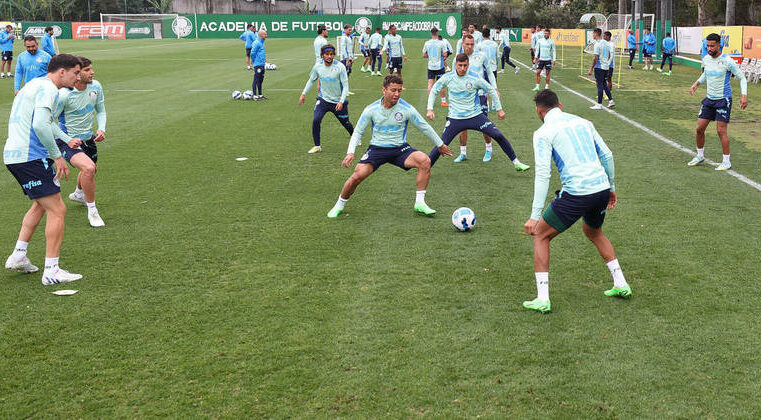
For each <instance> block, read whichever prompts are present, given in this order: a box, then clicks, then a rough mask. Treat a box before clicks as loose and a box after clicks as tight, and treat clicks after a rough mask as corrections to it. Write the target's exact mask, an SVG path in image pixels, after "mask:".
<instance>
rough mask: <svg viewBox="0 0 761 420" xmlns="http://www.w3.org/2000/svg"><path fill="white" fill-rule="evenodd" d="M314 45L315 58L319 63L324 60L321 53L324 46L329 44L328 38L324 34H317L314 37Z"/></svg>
mask: <svg viewBox="0 0 761 420" xmlns="http://www.w3.org/2000/svg"><path fill="white" fill-rule="evenodd" d="M313 45H314V58H315V60H317V62H318V63H319V62H320V61H322V56H321V54H320V53H321V52H322V51H321V50H322V46H323V45H328V39H327V38H325V37H324V36H322V35H317V38H315V39H314V43H313Z"/></svg>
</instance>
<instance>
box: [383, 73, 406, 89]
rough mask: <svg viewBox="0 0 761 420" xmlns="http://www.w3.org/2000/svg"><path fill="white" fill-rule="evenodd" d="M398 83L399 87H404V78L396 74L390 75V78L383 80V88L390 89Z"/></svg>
mask: <svg viewBox="0 0 761 420" xmlns="http://www.w3.org/2000/svg"><path fill="white" fill-rule="evenodd" d="M392 83H396V84H397V85H403V84H404V82H403V81H402V78H401V77H400V76H398V75H396V74H389V75H388V76H386V77H384V78H383V87H384V88H385V87H388V85H390V84H392Z"/></svg>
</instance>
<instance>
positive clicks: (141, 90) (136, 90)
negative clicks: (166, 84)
mask: <svg viewBox="0 0 761 420" xmlns="http://www.w3.org/2000/svg"><path fill="white" fill-rule="evenodd" d="M155 91H156V89H114V92H155Z"/></svg>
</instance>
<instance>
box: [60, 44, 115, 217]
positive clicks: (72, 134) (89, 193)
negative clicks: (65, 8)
mask: <svg viewBox="0 0 761 420" xmlns="http://www.w3.org/2000/svg"><path fill="white" fill-rule="evenodd" d="M79 61H80V62H81V63H82V71H80V72H79V80H77V82H76V83H75V84H74V88H73V89H69V88H66V87H64V88H61V89H60V90H59V91H58V106H57V107H56V109H55V111H54V112H53V119H54V120H58V121H59V124H58V126H57V127H56V126H55V125H54V126H53V133H54V135H55V138H56V144H57V145H58V149H59V150H60V151H61V155H62V156H63V157H64V159H66V160H67V161H68V162H69V163H70V164H71V166H73V167H75V168H77V169H79V175H77V188H76V190H74V192H73V193H71V194H69V199H70V200H72V201H76V202H78V203H82V204H84V205H86V206H87V220H88V221H89V222H90V226H92V227H102V226H105V225H106V224H105V223H104V222H103V219H102V218H101V217H100V214H99V213H98V208H97V207H96V206H95V172H96V171H97V167H96V164H97V163H98V146H97V143H99V142H101V141H103V140H105V139H106V105H105V98H104V96H103V86H101V84H100V82H98V81H97V80H95V79H93V76H94V75H95V71H93V68H92V61H90V60H89V59H87V58H85V57H79ZM96 115H97V121H98V130H97V131H96V132H95V134H93V132H92V123H93V120H95V119H96V118H95V117H96ZM75 138H76V139H80V140H81V146H80V147H75V148H72V147H70V146H69V143H70V142H71V141H72V140H73V139H75Z"/></svg>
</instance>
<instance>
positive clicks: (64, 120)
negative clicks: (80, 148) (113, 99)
mask: <svg viewBox="0 0 761 420" xmlns="http://www.w3.org/2000/svg"><path fill="white" fill-rule="evenodd" d="M53 119H55V120H58V126H57V127H55V128H53V131H54V133H55V137H56V138H58V139H61V140H63V141H65V142H67V143H68V142H69V141H70V140H71V139H72V138H74V137H76V138H79V139H82V140H88V139H89V138H90V137H92V135H93V132H92V128H93V127H92V123H93V121H94V120H97V122H98V130H103V131H106V121H107V117H106V98H105V97H104V95H103V86H101V84H100V82H98V81H97V80H93V81H92V82H91V83H88V84H87V87H85V90H77V89H76V88H75V89H69V88H61V89H60V90H59V91H58V106H57V107H56V109H55V112H54V113H53Z"/></svg>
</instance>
